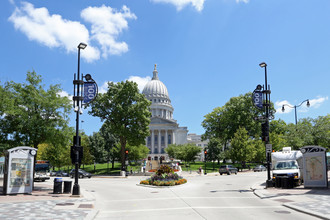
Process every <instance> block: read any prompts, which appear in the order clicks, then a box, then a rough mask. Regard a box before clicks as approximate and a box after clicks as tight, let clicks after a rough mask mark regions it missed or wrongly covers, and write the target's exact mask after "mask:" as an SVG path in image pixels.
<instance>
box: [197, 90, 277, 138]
mask: <svg viewBox="0 0 330 220" xmlns="http://www.w3.org/2000/svg"><path fill="white" fill-rule="evenodd" d="M272 110H273V109H272ZM261 113H262V111H261V110H258V109H257V108H255V107H254V106H253V103H252V99H251V93H247V94H245V95H240V96H238V97H232V98H231V99H230V100H229V101H228V102H227V103H226V104H225V105H224V106H223V107H217V108H215V109H214V110H213V111H212V112H211V113H209V114H207V115H205V116H204V118H205V119H204V121H203V122H202V126H203V127H204V129H205V134H204V135H203V138H204V139H206V138H208V139H212V138H218V139H219V140H220V141H221V143H222V144H227V143H229V142H230V140H231V139H232V138H233V137H234V134H235V133H236V131H237V130H238V129H239V127H244V128H245V129H246V130H247V132H248V134H249V136H253V137H259V136H260V126H261V125H260V122H258V121H256V120H254V118H255V117H257V116H259V115H260V114H261Z"/></svg>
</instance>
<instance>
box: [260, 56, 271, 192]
mask: <svg viewBox="0 0 330 220" xmlns="http://www.w3.org/2000/svg"><path fill="white" fill-rule="evenodd" d="M259 66H260V67H261V68H265V89H264V90H263V93H264V94H265V96H266V102H265V103H264V104H263V106H265V127H264V129H265V134H266V135H265V139H264V141H265V145H266V148H267V145H269V117H270V115H269V107H270V90H268V84H267V64H266V63H265V62H262V63H260V64H259ZM270 156H271V154H270V152H267V149H266V157H267V181H266V187H272V186H273V181H272V179H271V177H270V160H271V158H270Z"/></svg>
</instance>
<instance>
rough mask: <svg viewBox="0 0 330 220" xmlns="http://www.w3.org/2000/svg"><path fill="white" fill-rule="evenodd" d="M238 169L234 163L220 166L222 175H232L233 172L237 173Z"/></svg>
mask: <svg viewBox="0 0 330 220" xmlns="http://www.w3.org/2000/svg"><path fill="white" fill-rule="evenodd" d="M237 172H238V169H237V168H236V167H234V166H233V165H222V166H220V168H219V173H220V175H222V174H224V173H226V174H227V175H230V174H232V173H235V174H237Z"/></svg>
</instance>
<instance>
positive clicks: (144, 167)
mask: <svg viewBox="0 0 330 220" xmlns="http://www.w3.org/2000/svg"><path fill="white" fill-rule="evenodd" d="M145 172H146V166H145V165H143V173H145Z"/></svg>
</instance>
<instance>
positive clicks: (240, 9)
mask: <svg viewBox="0 0 330 220" xmlns="http://www.w3.org/2000/svg"><path fill="white" fill-rule="evenodd" d="M329 11H330V1H328V0H319V1H310V0H291V1H288V0H268V1H265V0H138V1H137V0H93V1H91V0H70V1H67V0H47V1H45V0H34V1H18V0H2V1H1V3H0V28H1V35H0V41H1V42H2V45H1V52H2V53H1V55H0V58H1V59H0V65H1V68H0V81H1V82H2V83H3V82H5V81H10V80H13V81H15V82H24V81H25V77H26V72H27V71H32V70H35V71H36V72H37V73H38V74H40V75H42V77H43V80H44V84H45V85H46V86H47V87H48V86H49V85H51V84H61V85H62V89H63V91H64V92H63V94H62V95H68V94H70V95H72V91H73V84H72V80H73V74H74V73H75V72H77V46H78V44H79V43H80V42H85V43H87V44H88V46H87V48H86V49H85V50H83V51H81V56H82V59H81V72H82V73H84V74H87V73H90V74H92V76H93V78H94V79H95V80H96V82H97V83H98V85H99V87H100V91H104V89H105V83H106V82H107V81H113V82H119V81H123V80H126V79H133V80H134V81H136V82H138V84H139V87H140V88H143V86H144V85H145V83H146V82H147V81H148V80H150V79H151V77H152V71H153V68H154V64H157V69H158V72H159V78H160V80H161V81H162V82H163V83H164V84H165V85H166V86H167V89H168V92H169V95H170V99H171V101H172V105H173V107H174V118H175V119H176V120H177V121H178V123H179V124H180V126H187V127H188V130H189V132H190V133H197V134H203V133H204V130H203V128H202V127H201V122H202V121H203V119H204V116H205V115H206V114H208V113H210V112H212V111H213V109H214V108H215V107H218V106H223V105H224V104H225V103H226V102H227V101H228V100H229V99H230V98H231V97H233V96H238V95H240V94H245V93H247V92H251V91H253V90H254V89H255V87H256V85H258V84H264V69H262V68H260V67H259V63H261V62H266V63H267V64H268V66H267V71H268V84H270V86H271V91H272V94H271V101H273V102H274V103H276V108H279V109H280V107H281V105H282V104H284V103H286V104H291V105H298V104H300V102H302V101H304V100H306V99H310V102H311V106H310V108H307V107H305V105H303V106H302V107H300V108H298V112H297V114H298V119H299V118H305V117H312V118H316V117H318V116H324V115H327V114H329V109H330V103H329V98H328V97H329V91H330V90H329V83H330V74H329V72H330V62H329V61H330V13H329ZM292 110H293V109H289V108H286V111H285V113H282V112H281V111H280V110H279V111H277V113H276V115H275V119H279V118H281V119H283V120H285V121H286V122H287V123H294V111H292ZM80 118H81V120H83V121H84V123H82V125H81V128H82V129H83V130H84V131H85V132H86V133H87V134H92V133H93V132H96V131H98V130H99V128H100V126H101V123H100V120H99V119H98V118H93V117H91V116H89V115H88V114H87V111H86V110H85V111H84V114H83V115H82V116H81V117H80ZM70 123H71V125H72V126H74V125H75V115H74V114H72V115H71V122H70Z"/></svg>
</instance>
